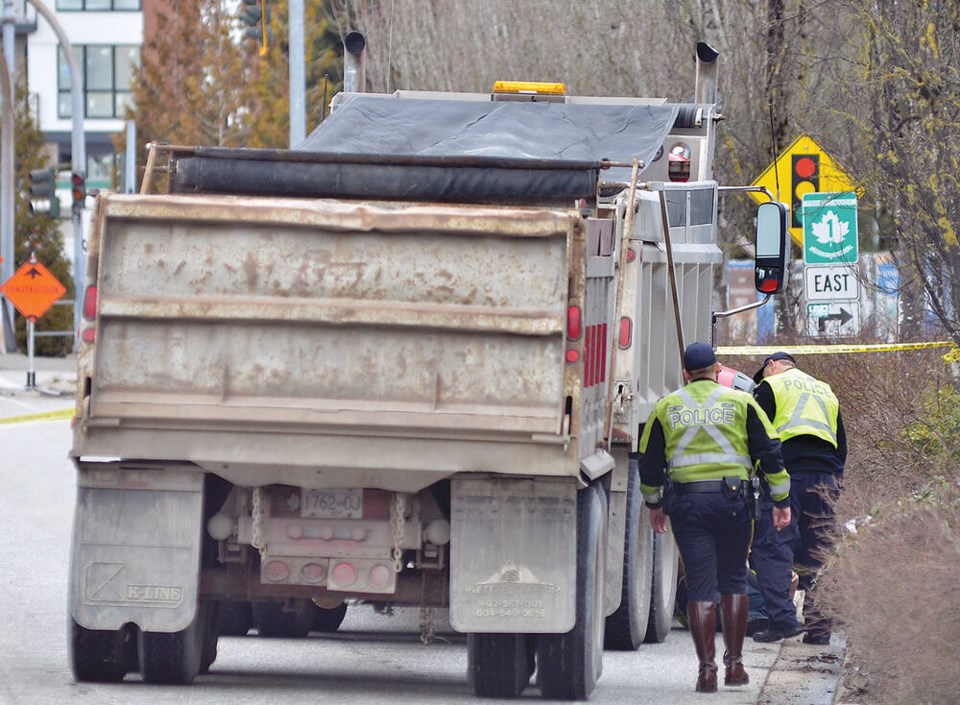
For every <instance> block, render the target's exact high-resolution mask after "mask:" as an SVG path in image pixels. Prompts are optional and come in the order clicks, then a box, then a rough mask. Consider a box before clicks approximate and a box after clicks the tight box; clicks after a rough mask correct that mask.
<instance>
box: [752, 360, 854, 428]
mask: <svg viewBox="0 0 960 705" xmlns="http://www.w3.org/2000/svg"><path fill="white" fill-rule="evenodd" d="M778 378H780V379H778ZM766 381H767V382H768V383H769V384H770V388H771V389H772V390H773V396H774V399H775V401H776V404H777V412H776V418H775V419H774V420H773V421H774V424H775V427H776V429H777V433H778V434H780V440H783V441H786V440H789V439H791V438H794V437H795V436H800V435H811V436H815V437H817V438H820V439H822V440H824V441H827V442H828V443H830V444H832V445H833V446H834V447H836V446H837V427H836V408H837V401H836V396H835V395H834V394H833V390H832V389H830V385H828V384H826V383H824V382H821V381H820V380H818V379H816V378H815V377H811V376H810V375H808V374H806V373H804V372H800V370H797V369H791V370H787V371H786V372H781V373H780V374H778V375H773V376H772V377H768V378H767V380H766ZM801 382H802V383H805V384H810V385H812V384H816V385H819V386H821V387H823V393H819V392H817V391H809V390H805V391H795V390H793V389H790V388H789V387H790V386H791V384H792V385H799V383H801ZM828 404H829V405H830V406H832V407H833V409H831V408H829V407H828ZM817 411H819V413H816V412H817ZM788 413H789V417H788V416H787V414H788Z"/></svg>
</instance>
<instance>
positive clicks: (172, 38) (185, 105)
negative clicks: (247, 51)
mask: <svg viewBox="0 0 960 705" xmlns="http://www.w3.org/2000/svg"><path fill="white" fill-rule="evenodd" d="M153 21H154V22H155V24H156V31H155V32H154V33H153V36H152V38H151V39H150V41H149V42H148V43H147V44H146V45H145V46H144V50H143V56H142V62H141V66H140V68H139V69H138V70H137V71H136V72H135V73H134V78H133V85H132V90H133V101H132V106H131V108H129V109H128V111H127V118H128V119H131V120H134V121H135V122H136V124H137V135H138V142H139V145H138V150H137V152H138V154H137V162H138V163H140V164H143V163H145V161H146V150H145V145H146V144H147V143H149V142H166V143H169V144H175V145H188V146H193V145H208V146H209V145H214V146H221V147H236V146H241V145H243V144H244V142H245V139H246V137H245V135H246V132H247V131H248V130H249V126H248V124H247V122H248V120H247V119H246V118H247V116H248V115H249V113H250V109H249V107H248V105H247V104H248V102H249V96H250V90H249V88H248V85H247V84H248V75H249V68H247V67H245V65H244V57H243V54H242V52H241V49H240V47H239V45H238V42H239V39H238V19H237V17H236V15H235V14H234V12H233V10H232V4H231V5H230V6H229V7H228V4H227V3H226V2H224V1H223V0H200V1H199V2H197V1H196V0H164V2H162V3H160V4H159V5H158V6H157V9H156V16H155V18H154V20H153Z"/></svg>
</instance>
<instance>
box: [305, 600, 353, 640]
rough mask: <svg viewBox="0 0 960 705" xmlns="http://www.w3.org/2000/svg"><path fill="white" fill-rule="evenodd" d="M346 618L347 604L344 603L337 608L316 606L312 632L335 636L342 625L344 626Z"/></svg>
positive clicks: (314, 607)
mask: <svg viewBox="0 0 960 705" xmlns="http://www.w3.org/2000/svg"><path fill="white" fill-rule="evenodd" d="M346 616H347V603H346V602H342V603H340V604H339V605H337V606H336V607H320V606H319V605H314V606H313V624H312V625H311V631H315V632H323V633H324V634H333V633H334V632H335V631H337V630H338V629H339V628H340V625H341V624H343V618H344V617H346Z"/></svg>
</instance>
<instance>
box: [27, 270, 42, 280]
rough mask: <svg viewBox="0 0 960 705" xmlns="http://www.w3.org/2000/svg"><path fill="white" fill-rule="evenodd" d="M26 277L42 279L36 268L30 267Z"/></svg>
mask: <svg viewBox="0 0 960 705" xmlns="http://www.w3.org/2000/svg"><path fill="white" fill-rule="evenodd" d="M27 276H28V277H30V278H31V279H36V278H37V277H42V276H43V275H42V274H41V273H40V272H38V271H37V269H36V267H31V268H30V271H29V272H27Z"/></svg>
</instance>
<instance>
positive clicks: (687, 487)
mask: <svg viewBox="0 0 960 705" xmlns="http://www.w3.org/2000/svg"><path fill="white" fill-rule="evenodd" d="M741 482H742V484H743V486H746V485H748V484H749V483H750V481H749V480H741ZM670 489H671V490H673V491H674V492H676V493H677V494H689V493H691V492H723V480H697V481H696V482H674V483H673V484H672V485H670Z"/></svg>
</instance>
